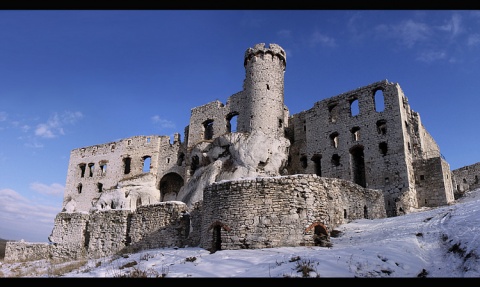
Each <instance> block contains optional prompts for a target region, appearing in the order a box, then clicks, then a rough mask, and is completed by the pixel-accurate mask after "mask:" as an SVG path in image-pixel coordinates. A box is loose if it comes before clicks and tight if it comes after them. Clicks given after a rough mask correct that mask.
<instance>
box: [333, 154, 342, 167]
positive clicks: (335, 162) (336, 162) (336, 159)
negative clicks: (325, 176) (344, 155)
mask: <svg viewBox="0 0 480 287" xmlns="http://www.w3.org/2000/svg"><path fill="white" fill-rule="evenodd" d="M332 164H333V166H339V165H340V156H339V155H338V154H334V155H332Z"/></svg>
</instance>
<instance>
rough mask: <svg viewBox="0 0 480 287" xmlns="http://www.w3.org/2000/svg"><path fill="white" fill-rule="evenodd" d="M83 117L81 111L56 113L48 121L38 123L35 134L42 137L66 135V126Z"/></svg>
mask: <svg viewBox="0 0 480 287" xmlns="http://www.w3.org/2000/svg"><path fill="white" fill-rule="evenodd" d="M82 117H83V115H82V113H81V112H70V111H66V112H63V113H62V114H58V113H54V114H53V115H52V116H51V117H50V118H49V119H48V121H47V122H46V123H41V124H38V125H37V127H36V128H35V135H36V136H39V137H42V138H55V137H57V136H58V135H64V134H65V132H64V128H63V127H64V126H65V125H69V124H74V123H75V122H76V121H78V120H79V119H81V118H82Z"/></svg>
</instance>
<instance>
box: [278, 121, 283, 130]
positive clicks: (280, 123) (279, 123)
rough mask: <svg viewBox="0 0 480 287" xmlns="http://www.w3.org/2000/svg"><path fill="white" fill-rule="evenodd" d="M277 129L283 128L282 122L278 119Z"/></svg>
mask: <svg viewBox="0 0 480 287" xmlns="http://www.w3.org/2000/svg"><path fill="white" fill-rule="evenodd" d="M278 127H279V128H282V127H283V120H282V119H278Z"/></svg>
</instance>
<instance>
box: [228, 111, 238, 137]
mask: <svg viewBox="0 0 480 287" xmlns="http://www.w3.org/2000/svg"><path fill="white" fill-rule="evenodd" d="M237 116H238V113H237V112H234V113H231V114H229V115H228V116H227V133H236V132H237V120H238V117H237Z"/></svg>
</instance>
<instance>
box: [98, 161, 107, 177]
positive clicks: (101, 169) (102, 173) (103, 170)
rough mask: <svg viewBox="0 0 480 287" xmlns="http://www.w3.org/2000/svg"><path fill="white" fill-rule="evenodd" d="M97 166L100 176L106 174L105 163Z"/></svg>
mask: <svg viewBox="0 0 480 287" xmlns="http://www.w3.org/2000/svg"><path fill="white" fill-rule="evenodd" d="M99 165H100V175H105V174H106V173H107V163H106V162H101V163H100V164H99Z"/></svg>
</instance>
